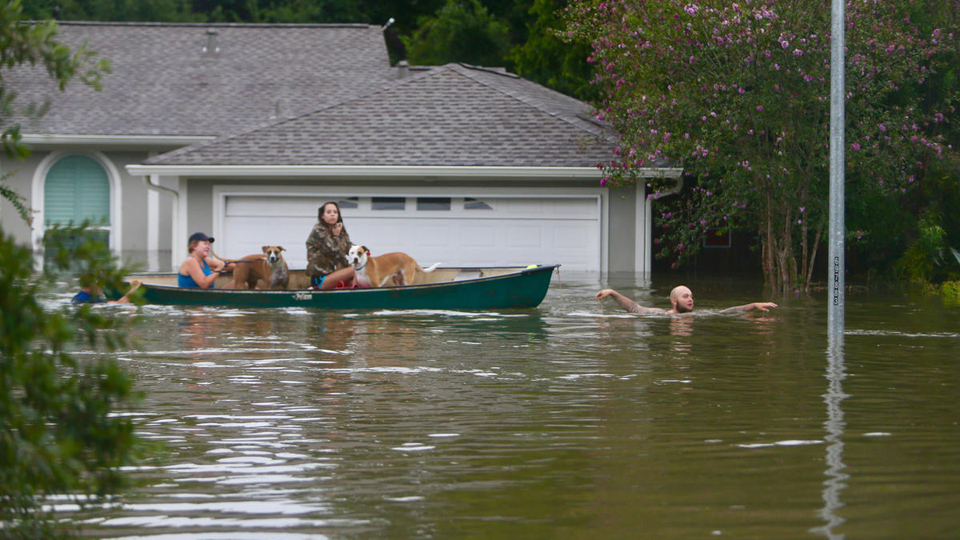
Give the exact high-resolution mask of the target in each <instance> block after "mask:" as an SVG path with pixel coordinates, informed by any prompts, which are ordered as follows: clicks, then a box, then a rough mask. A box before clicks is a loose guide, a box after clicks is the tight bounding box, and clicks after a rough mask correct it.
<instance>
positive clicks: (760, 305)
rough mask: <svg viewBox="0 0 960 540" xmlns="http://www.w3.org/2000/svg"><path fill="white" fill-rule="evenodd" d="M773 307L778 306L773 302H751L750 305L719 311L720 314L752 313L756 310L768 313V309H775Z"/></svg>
mask: <svg viewBox="0 0 960 540" xmlns="http://www.w3.org/2000/svg"><path fill="white" fill-rule="evenodd" d="M775 307H779V306H777V305H776V304H774V303H773V302H753V303H752V304H744V305H742V306H733V307H731V308H727V309H725V310H723V311H721V312H720V313H737V312H740V313H743V312H746V311H753V310H755V309H758V310H760V311H770V308H775Z"/></svg>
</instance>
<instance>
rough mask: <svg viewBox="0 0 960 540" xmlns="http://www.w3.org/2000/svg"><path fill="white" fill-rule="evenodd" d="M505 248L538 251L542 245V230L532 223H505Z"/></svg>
mask: <svg viewBox="0 0 960 540" xmlns="http://www.w3.org/2000/svg"><path fill="white" fill-rule="evenodd" d="M505 225H507V229H506V231H505V232H506V246H507V247H508V248H510V249H515V248H524V249H540V248H541V247H542V246H543V245H544V239H543V237H544V232H546V231H544V228H543V227H540V226H537V225H534V224H533V222H525V223H514V224H510V223H507V224H505Z"/></svg>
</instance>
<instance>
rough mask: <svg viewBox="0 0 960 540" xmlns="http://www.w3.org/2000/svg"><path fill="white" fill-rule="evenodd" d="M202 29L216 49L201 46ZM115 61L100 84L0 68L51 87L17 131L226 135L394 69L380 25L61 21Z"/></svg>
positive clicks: (19, 83) (32, 90)
mask: <svg viewBox="0 0 960 540" xmlns="http://www.w3.org/2000/svg"><path fill="white" fill-rule="evenodd" d="M208 30H214V31H216V46H217V47H218V48H219V52H218V53H214V54H209V53H204V51H203V49H204V46H205V45H206V44H207V43H208V41H207V40H208V35H207V32H208ZM59 39H60V40H62V41H63V42H64V43H66V44H68V45H70V46H71V47H76V46H78V45H79V44H81V43H82V42H83V41H87V42H88V43H89V47H90V49H92V50H95V51H97V52H99V53H100V56H101V57H104V58H109V59H110V60H111V61H112V70H113V72H112V73H111V74H108V75H106V76H105V77H104V78H103V91H102V92H96V91H94V90H93V89H91V88H88V87H86V86H84V85H82V84H79V83H76V82H74V83H71V84H70V85H69V86H68V88H67V92H66V93H62V94H61V93H59V92H57V91H56V88H55V86H54V85H53V84H52V83H51V82H50V79H49V77H48V76H47V75H46V73H45V72H44V71H43V70H42V69H41V68H35V67H19V68H15V69H13V70H6V69H5V70H4V75H3V78H4V84H5V85H6V87H7V88H10V89H13V90H15V91H17V92H18V94H19V95H20V97H21V98H22V99H23V100H24V101H27V100H33V101H42V99H43V98H45V97H52V98H53V101H52V107H51V109H50V112H49V113H48V114H47V115H46V116H44V117H42V118H40V119H39V120H38V121H33V120H25V119H20V120H21V121H22V123H23V132H24V133H31V134H56V135H66V134H69V135H223V134H228V133H236V132H238V131H240V130H241V129H249V128H250V127H251V126H253V125H257V124H262V123H264V122H266V121H268V120H270V119H271V117H272V116H274V117H275V116H276V113H277V109H278V107H279V109H280V113H281V114H280V116H281V117H291V116H296V115H299V114H303V113H304V112H307V111H311V110H316V109H317V108H318V107H322V106H325V105H328V104H331V103H336V102H340V101H343V100H345V99H349V98H351V97H355V96H357V95H360V94H361V93H362V92H363V91H364V90H365V89H369V88H371V87H375V86H382V85H383V84H384V83H385V82H386V81H388V80H393V78H395V77H396V70H393V69H391V68H390V64H389V58H388V56H387V49H386V44H385V42H384V39H383V35H382V33H381V31H380V28H379V27H376V26H369V25H365V24H364V25H359V24H357V25H251V24H242V25H239V24H209V25H208V24H160V23H71V22H62V23H60V36H59Z"/></svg>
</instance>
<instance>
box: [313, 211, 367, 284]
mask: <svg viewBox="0 0 960 540" xmlns="http://www.w3.org/2000/svg"><path fill="white" fill-rule="evenodd" d="M318 214H319V215H318V216H317V224H316V225H314V226H313V230H312V231H310V236H309V237H307V275H308V276H310V286H311V288H315V289H333V288H351V287H353V286H354V285H356V278H357V274H356V272H355V271H354V269H353V267H352V266H350V264H349V263H348V262H347V252H348V251H349V250H350V246H351V245H352V244H351V243H350V235H349V234H347V230H346V229H345V228H344V226H343V216H341V215H340V206H339V205H337V203H335V202H332V201H331V202H326V203H323V206H321V207H320V211H319V212H318Z"/></svg>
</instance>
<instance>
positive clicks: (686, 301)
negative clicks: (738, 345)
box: [597, 285, 777, 315]
mask: <svg viewBox="0 0 960 540" xmlns="http://www.w3.org/2000/svg"><path fill="white" fill-rule="evenodd" d="M608 296H611V297H613V299H614V300H616V301H617V303H618V304H620V307H622V308H623V309H625V310H627V311H629V312H630V313H644V314H652V313H662V314H665V315H680V314H682V313H690V312H691V311H693V292H692V291H691V290H690V289H688V288H687V287H684V286H683V285H680V286H678V287H674V288H673V290H672V291H670V304H671V305H672V306H673V309H671V310H670V311H667V310H665V309H660V308H648V307H643V306H641V305H640V304H638V303H636V302H634V301H633V300H631V299H629V298H627V297H626V296H624V295H622V294H620V293H618V292H617V291H615V290H613V289H603V290H601V291H600V292H598V293H597V301H598V302H601V303H602V302H603V299H604V298H606V297H608ZM775 307H777V305H776V304H774V303H773V302H753V303H750V304H744V305H742V306H734V307H730V308H727V309H724V310H723V311H721V312H720V313H732V312H745V311H753V310H755V309H758V310H760V311H770V308H775Z"/></svg>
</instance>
